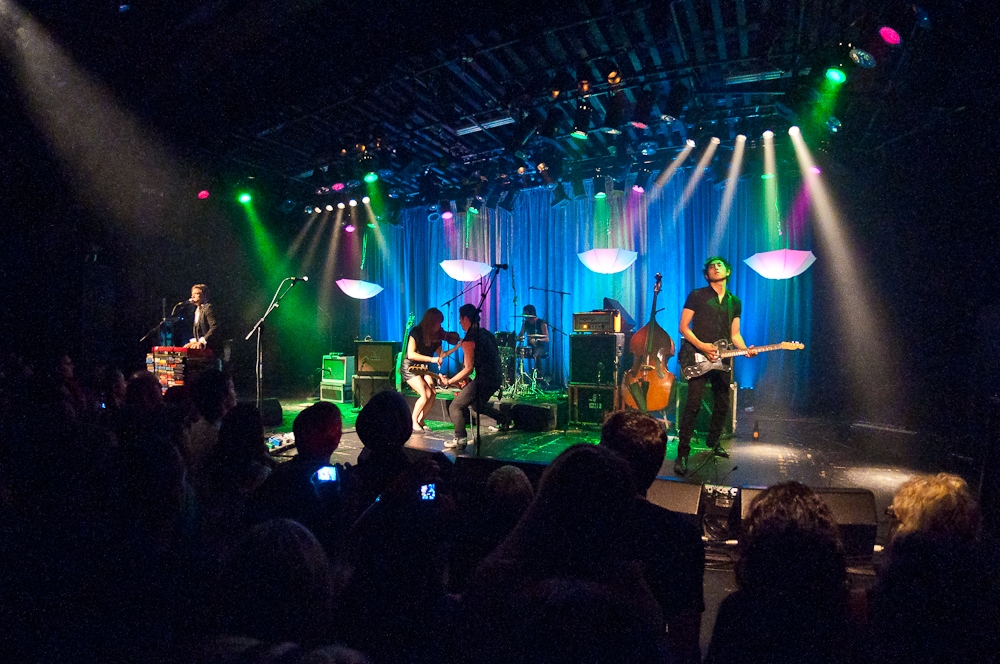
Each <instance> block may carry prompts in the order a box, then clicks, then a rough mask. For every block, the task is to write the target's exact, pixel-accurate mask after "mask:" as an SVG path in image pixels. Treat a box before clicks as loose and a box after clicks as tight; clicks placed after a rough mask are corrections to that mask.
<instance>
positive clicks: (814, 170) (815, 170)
mask: <svg viewBox="0 0 1000 664" xmlns="http://www.w3.org/2000/svg"><path fill="white" fill-rule="evenodd" d="M809 172H810V173H815V174H816V175H819V174H820V173H822V172H823V171H821V170H820V169H819V166H810V167H809Z"/></svg>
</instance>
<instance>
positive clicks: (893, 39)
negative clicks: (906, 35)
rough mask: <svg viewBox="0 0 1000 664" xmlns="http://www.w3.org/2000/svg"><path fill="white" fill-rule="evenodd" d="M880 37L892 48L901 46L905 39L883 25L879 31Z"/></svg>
mask: <svg viewBox="0 0 1000 664" xmlns="http://www.w3.org/2000/svg"><path fill="white" fill-rule="evenodd" d="M878 34H879V37H881V38H882V41H884V42H885V43H886V44H889V45H890V46H899V44H900V42H902V41H903V39H902V38H901V37H900V36H899V33H898V32H896V31H895V30H893V29H892V28H890V27H889V26H888V25H883V26H882V27H881V28H879V29H878Z"/></svg>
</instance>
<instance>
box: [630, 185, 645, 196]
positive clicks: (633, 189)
mask: <svg viewBox="0 0 1000 664" xmlns="http://www.w3.org/2000/svg"><path fill="white" fill-rule="evenodd" d="M632 191H634V192H635V193H637V194H641V193H643V192H644V191H646V190H645V189H643V188H642V187H640V186H639V185H637V184H634V185H632Z"/></svg>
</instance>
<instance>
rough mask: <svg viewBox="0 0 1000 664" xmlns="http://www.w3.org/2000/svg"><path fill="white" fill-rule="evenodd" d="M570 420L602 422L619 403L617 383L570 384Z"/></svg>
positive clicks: (592, 422)
mask: <svg viewBox="0 0 1000 664" xmlns="http://www.w3.org/2000/svg"><path fill="white" fill-rule="evenodd" d="M567 389H568V396H569V399H568V400H569V421H570V422H584V423H591V424H602V423H603V422H604V418H605V417H606V416H607V414H608V413H610V412H612V411H614V410H615V408H616V407H617V405H618V387H617V386H616V385H570V386H569V388H567Z"/></svg>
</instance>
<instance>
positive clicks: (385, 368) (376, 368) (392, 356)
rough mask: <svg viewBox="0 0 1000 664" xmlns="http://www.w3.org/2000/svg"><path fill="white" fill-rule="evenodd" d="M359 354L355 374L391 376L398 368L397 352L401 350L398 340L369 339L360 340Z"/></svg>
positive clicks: (357, 342) (355, 363)
mask: <svg viewBox="0 0 1000 664" xmlns="http://www.w3.org/2000/svg"><path fill="white" fill-rule="evenodd" d="M354 343H356V344H357V348H358V350H357V355H356V359H355V362H354V366H355V367H356V369H355V372H354V373H355V374H357V375H358V376H391V375H392V374H393V372H395V370H396V353H398V352H399V349H400V343H399V342H398V341H368V340H364V341H361V340H358V341H355V342H354Z"/></svg>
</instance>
